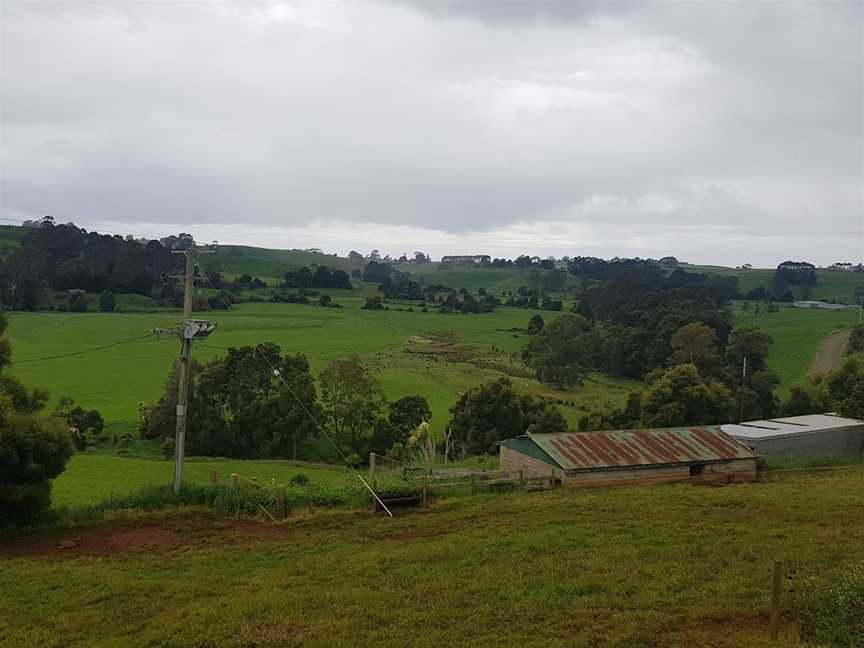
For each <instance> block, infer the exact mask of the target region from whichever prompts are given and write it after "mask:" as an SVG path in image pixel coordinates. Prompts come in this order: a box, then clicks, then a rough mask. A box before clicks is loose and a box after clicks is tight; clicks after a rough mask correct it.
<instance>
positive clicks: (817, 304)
mask: <svg viewBox="0 0 864 648" xmlns="http://www.w3.org/2000/svg"><path fill="white" fill-rule="evenodd" d="M792 305H793V306H794V307H795V308H821V309H823V310H847V309H849V308H856V307H855V306H849V305H848V304H832V303H831V302H822V301H812V300H802V301H796V302H793V303H792Z"/></svg>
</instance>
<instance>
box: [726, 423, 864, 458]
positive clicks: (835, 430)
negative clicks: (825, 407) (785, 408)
mask: <svg viewBox="0 0 864 648" xmlns="http://www.w3.org/2000/svg"><path fill="white" fill-rule="evenodd" d="M721 427H722V428H723V431H724V432H725V433H726V434H728V435H730V436H732V437H734V438H735V439H737V440H738V441H739V442H740V443H742V444H744V445H746V446H747V447H748V448H751V449H753V450H754V451H755V452H757V453H758V454H760V455H763V456H765V457H778V458H779V457H809V458H820V457H844V456H861V454H862V453H864V421H859V420H857V419H850V418H844V417H842V416H838V415H836V414H810V415H807V416H790V417H787V418H776V419H765V420H761V421H747V422H745V423H730V424H727V425H723V426H721Z"/></svg>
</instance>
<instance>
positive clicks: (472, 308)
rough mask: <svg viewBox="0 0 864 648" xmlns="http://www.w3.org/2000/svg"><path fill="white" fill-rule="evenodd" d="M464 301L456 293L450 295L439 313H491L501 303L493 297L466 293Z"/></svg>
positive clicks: (442, 303)
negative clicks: (476, 296) (477, 296)
mask: <svg viewBox="0 0 864 648" xmlns="http://www.w3.org/2000/svg"><path fill="white" fill-rule="evenodd" d="M461 294H462V299H461V300H460V299H459V296H458V295H457V294H456V293H448V294H447V295H446V296H445V297H444V298H443V299H442V300H441V302H440V305H439V306H438V312H439V313H491V312H493V311H494V310H495V307H496V306H498V305H499V304H500V303H501V301H500V300H499V299H498V298H497V297H493V296H492V295H480V296H479V298H475V297H474V295H472V294H471V293H469V292H467V291H465V292H464V293H461Z"/></svg>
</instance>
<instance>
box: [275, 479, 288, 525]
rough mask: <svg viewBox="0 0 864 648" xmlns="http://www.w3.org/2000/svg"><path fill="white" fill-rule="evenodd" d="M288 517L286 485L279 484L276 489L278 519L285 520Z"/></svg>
mask: <svg viewBox="0 0 864 648" xmlns="http://www.w3.org/2000/svg"><path fill="white" fill-rule="evenodd" d="M286 515H287V511H286V509H285V484H279V485H278V486H277V487H276V517H277V518H278V519H280V520H284V519H285V517H286Z"/></svg>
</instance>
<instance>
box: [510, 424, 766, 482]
mask: <svg viewBox="0 0 864 648" xmlns="http://www.w3.org/2000/svg"><path fill="white" fill-rule="evenodd" d="M756 464H757V456H756V454H755V453H754V452H753V451H751V450H749V449H748V448H746V447H744V446H743V445H741V444H740V443H738V442H737V441H735V439H733V438H732V437H730V436H728V435H726V434H724V433H723V431H722V430H721V429H720V428H719V426H711V427H698V428H670V429H660V430H617V431H609V432H570V433H564V434H528V435H523V436H519V437H515V438H513V439H506V440H504V441H501V444H500V468H501V470H503V471H508V472H510V471H514V472H515V471H519V470H521V471H523V474H524V475H525V476H527V477H543V476H549V475H550V473H552V474H554V475H556V476H557V477H558V478H559V479H561V480H562V482H563V484H564V485H567V486H587V485H603V484H628V483H662V482H671V481H680V480H689V479H694V478H696V479H704V480H712V481H713V480H716V481H735V482H742V481H752V480H755V479H756V477H757V475H756V471H757V465H756Z"/></svg>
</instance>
